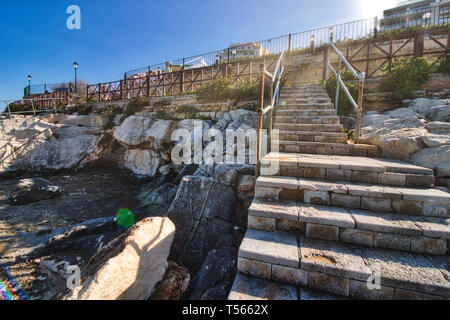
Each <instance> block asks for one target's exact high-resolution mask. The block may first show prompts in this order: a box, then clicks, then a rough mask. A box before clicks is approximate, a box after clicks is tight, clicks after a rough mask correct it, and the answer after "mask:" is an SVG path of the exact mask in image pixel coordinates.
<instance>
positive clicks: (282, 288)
mask: <svg viewBox="0 0 450 320" xmlns="http://www.w3.org/2000/svg"><path fill="white" fill-rule="evenodd" d="M345 299H348V298H344V297H341V296H336V295H334V294H329V293H325V292H321V291H317V290H311V289H308V288H305V287H295V286H292V285H286V284H282V283H278V282H275V281H270V280H266V279H261V278H256V277H252V276H246V275H244V274H242V273H240V272H238V273H237V275H236V278H235V279H234V282H233V287H232V288H231V291H230V294H229V296H228V300H278V301H279V300H281V301H285V300H345Z"/></svg>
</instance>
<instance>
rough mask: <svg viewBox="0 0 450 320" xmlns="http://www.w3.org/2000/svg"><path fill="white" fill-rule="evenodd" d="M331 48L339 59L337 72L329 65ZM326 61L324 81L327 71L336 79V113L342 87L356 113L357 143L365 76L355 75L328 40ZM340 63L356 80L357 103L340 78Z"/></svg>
mask: <svg viewBox="0 0 450 320" xmlns="http://www.w3.org/2000/svg"><path fill="white" fill-rule="evenodd" d="M330 47H331V48H332V49H333V50H334V52H335V53H336V54H337V56H338V57H339V63H338V70H337V71H336V70H335V69H334V68H333V66H332V65H331V63H330V49H329V48H330ZM326 59H327V61H326V62H325V68H326V70H325V80H326V79H328V69H330V70H331V71H332V72H333V74H334V76H335V77H336V99H335V103H334V104H335V108H336V111H337V110H338V107H339V92H340V88H341V87H342V90H344V92H345V94H346V95H347V98H348V99H349V101H350V103H351V104H352V105H353V107H354V109H355V112H356V129H355V131H356V132H355V141H356V143H358V142H359V136H360V131H361V115H362V111H363V99H364V82H365V79H366V76H365V74H364V72H360V73H357V72H356V71H355V69H354V68H353V66H352V65H351V64H350V62H348V60H347V59H346V58H345V56H344V55H343V54H342V52H341V51H339V49H338V48H337V47H336V46H335V45H334V43H333V42H332V41H331V39H330V46H329V47H328V48H327V52H326ZM342 62H343V63H344V65H345V66H346V67H347V69H348V70H349V71H350V72H351V73H352V74H353V76H354V77H355V78H356V79H358V81H359V85H358V102H356V101H355V99H353V97H352V95H351V94H350V91H349V90H348V88H347V86H346V85H345V83H344V81H343V80H342V78H341V65H342Z"/></svg>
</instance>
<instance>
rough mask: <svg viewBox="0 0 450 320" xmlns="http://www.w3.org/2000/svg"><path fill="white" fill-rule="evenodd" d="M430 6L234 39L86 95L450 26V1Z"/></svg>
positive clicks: (176, 90)
mask: <svg viewBox="0 0 450 320" xmlns="http://www.w3.org/2000/svg"><path fill="white" fill-rule="evenodd" d="M431 10H432V9H427V10H410V11H408V12H407V13H402V14H398V15H390V16H387V17H386V18H382V19H378V18H376V17H375V18H370V19H361V20H356V21H352V22H348V23H342V24H337V25H333V26H329V27H324V28H318V29H313V30H308V31H303V32H299V33H294V34H288V35H284V36H280V37H277V38H271V39H267V40H263V41H257V42H247V43H236V44H232V45H230V47H228V48H226V49H222V50H218V51H213V52H209V53H204V54H199V55H195V56H191V57H186V58H180V59H174V60H170V61H166V62H164V63H158V64H153V65H148V66H146V67H142V68H138V69H135V70H131V71H128V72H126V73H125V74H124V78H123V80H117V81H112V82H106V83H99V84H95V85H90V86H87V88H86V94H87V98H88V99H91V100H97V101H105V100H116V99H126V98H133V97H138V96H139V97H153V96H163V95H176V94H181V93H184V92H187V91H193V90H194V89H195V88H197V87H198V86H199V85H203V84H205V83H207V82H208V81H211V80H214V79H215V78H216V77H217V76H227V75H228V74H229V73H228V72H227V71H226V70H235V69H237V71H236V72H235V74H236V75H237V76H236V77H235V80H237V81H239V80H240V79H241V78H242V77H240V76H241V74H242V71H241V70H242V69H243V68H248V74H246V77H247V78H249V79H252V77H256V76H257V75H256V74H254V73H252V72H255V73H257V68H252V61H262V60H265V61H269V63H270V62H273V61H274V60H276V58H277V57H278V55H279V54H280V53H281V52H283V51H287V52H290V53H291V54H292V53H299V54H300V53H302V52H307V51H314V50H316V49H319V48H320V47H323V46H327V45H329V44H330V42H333V43H336V44H342V43H345V42H350V41H357V40H362V39H376V38H377V36H379V35H385V34H386V33H388V32H391V33H392V32H393V31H398V32H399V33H405V32H409V31H414V28H417V27H422V28H423V29H425V30H429V31H432V30H435V29H440V28H444V27H445V28H448V26H449V21H450V6H447V7H441V8H437V9H433V10H438V11H437V13H436V12H434V13H433V12H431ZM248 66H249V67H248ZM224 70H225V71H224Z"/></svg>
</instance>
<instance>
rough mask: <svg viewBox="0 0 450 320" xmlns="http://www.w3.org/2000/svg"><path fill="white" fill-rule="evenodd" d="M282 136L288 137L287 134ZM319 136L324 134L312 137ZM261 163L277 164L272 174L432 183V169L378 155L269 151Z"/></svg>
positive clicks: (393, 183)
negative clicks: (358, 155)
mask: <svg viewBox="0 0 450 320" xmlns="http://www.w3.org/2000/svg"><path fill="white" fill-rule="evenodd" d="M281 136H283V135H281ZM284 136H285V137H286V138H289V135H288V134H286V135H284ZM294 137H297V136H294ZM320 137H327V136H317V137H315V138H320ZM261 164H262V166H263V168H274V167H275V166H276V167H278V168H277V170H270V172H268V173H270V175H272V176H274V175H275V176H287V177H299V178H310V179H321V180H329V181H348V182H362V183H370V184H379V185H389V186H398V187H413V188H414V187H422V188H430V187H433V186H434V184H435V176H434V173H433V170H432V169H429V168H424V167H419V166H416V165H413V164H410V163H405V162H402V161H397V160H388V159H381V158H368V157H356V156H355V157H350V156H337V155H334V156H329V155H311V154H294V153H275V152H273V153H270V154H268V155H266V156H265V157H264V158H263V159H262V161H261ZM263 173H264V170H263Z"/></svg>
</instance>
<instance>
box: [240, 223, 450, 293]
mask: <svg viewBox="0 0 450 320" xmlns="http://www.w3.org/2000/svg"><path fill="white" fill-rule="evenodd" d="M449 268H450V256H448V255H444V256H432V255H424V254H417V253H409V252H401V251H394V250H385V249H378V248H369V247H365V246H357V245H352V244H342V243H337V242H332V241H324V240H314V239H309V238H305V237H303V236H301V235H300V236H298V235H295V234H292V233H287V232H280V231H276V232H267V231H259V230H251V229H250V230H248V231H247V233H246V235H245V237H244V240H243V241H242V244H241V246H240V248H239V253H238V270H239V272H241V273H243V274H245V275H250V276H254V277H259V278H263V279H268V280H271V281H277V282H282V283H287V284H290V285H295V286H305V287H308V288H310V289H316V290H321V291H326V292H329V293H332V294H337V295H341V296H346V297H348V296H350V297H353V298H357V299H408V298H409V299H420V298H422V299H424V298H425V299H448V298H450V281H449V280H448V279H450V272H449ZM374 277H379V280H380V286H381V288H380V289H379V290H373V288H372V290H370V289H369V287H368V285H367V283H368V282H369V283H373V282H371V280H372V279H373V278H374ZM375 283H376V282H375Z"/></svg>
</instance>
